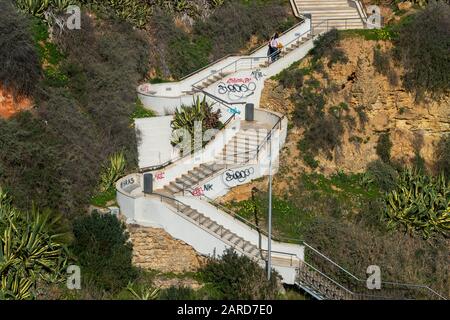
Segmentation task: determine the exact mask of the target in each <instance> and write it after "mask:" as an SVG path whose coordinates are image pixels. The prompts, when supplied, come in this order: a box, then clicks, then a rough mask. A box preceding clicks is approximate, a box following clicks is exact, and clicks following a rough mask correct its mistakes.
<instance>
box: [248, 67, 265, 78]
mask: <svg viewBox="0 0 450 320" xmlns="http://www.w3.org/2000/svg"><path fill="white" fill-rule="evenodd" d="M251 76H252V77H253V78H255V80H256V81H259V80H260V79H262V77H264V76H265V74H263V73H262V72H261V70H260V69H256V70H253V71H252V74H251Z"/></svg>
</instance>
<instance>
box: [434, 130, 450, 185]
mask: <svg viewBox="0 0 450 320" xmlns="http://www.w3.org/2000/svg"><path fill="white" fill-rule="evenodd" d="M436 171H437V172H442V173H444V175H445V176H446V178H447V179H449V180H450V134H447V135H444V136H443V137H442V138H441V140H440V141H439V143H438V145H437V148H436Z"/></svg>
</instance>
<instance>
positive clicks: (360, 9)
mask: <svg viewBox="0 0 450 320" xmlns="http://www.w3.org/2000/svg"><path fill="white" fill-rule="evenodd" d="M349 1H351V2H353V3H354V4H355V5H356V10H358V14H359V16H360V17H361V19H362V20H363V23H366V22H367V9H366V6H365V4H364V3H363V2H361V1H359V0H349Z"/></svg>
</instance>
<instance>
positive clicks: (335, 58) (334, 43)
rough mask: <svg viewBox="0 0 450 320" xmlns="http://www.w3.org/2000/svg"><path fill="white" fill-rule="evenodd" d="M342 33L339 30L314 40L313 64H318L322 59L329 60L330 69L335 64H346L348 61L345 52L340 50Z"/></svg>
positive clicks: (312, 50)
mask: <svg viewBox="0 0 450 320" xmlns="http://www.w3.org/2000/svg"><path fill="white" fill-rule="evenodd" d="M340 39H341V37H340V33H339V32H338V31H337V29H331V30H330V31H328V32H326V33H323V34H321V35H319V37H318V38H317V39H316V40H314V48H313V49H311V51H310V54H311V55H312V57H313V64H315V63H317V62H318V61H319V60H320V59H321V58H327V59H328V67H329V68H331V67H332V65H333V64H335V63H346V62H347V61H348V58H347V56H346V55H345V52H344V51H343V50H342V49H340V48H338V46H339V41H340Z"/></svg>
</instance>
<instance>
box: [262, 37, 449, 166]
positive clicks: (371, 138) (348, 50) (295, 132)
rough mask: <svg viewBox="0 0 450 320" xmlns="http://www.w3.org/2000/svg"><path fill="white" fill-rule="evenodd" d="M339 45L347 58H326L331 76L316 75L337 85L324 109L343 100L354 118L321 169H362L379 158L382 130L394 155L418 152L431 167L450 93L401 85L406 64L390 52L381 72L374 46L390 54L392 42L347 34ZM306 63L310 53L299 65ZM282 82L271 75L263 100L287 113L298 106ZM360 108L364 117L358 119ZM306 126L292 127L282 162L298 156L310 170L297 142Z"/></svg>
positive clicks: (445, 126) (407, 158)
mask: <svg viewBox="0 0 450 320" xmlns="http://www.w3.org/2000/svg"><path fill="white" fill-rule="evenodd" d="M340 46H341V47H342V49H343V50H344V52H345V54H346V56H347V57H348V62H347V63H345V64H335V65H333V66H332V67H331V68H328V67H327V61H326V60H324V61H323V62H324V71H325V74H326V75H327V76H325V77H324V76H323V75H322V74H320V73H314V74H313V76H314V77H315V78H316V79H319V81H320V82H321V85H322V86H324V87H329V86H333V87H335V88H337V89H336V90H330V91H331V92H330V93H327V95H326V98H327V101H328V102H327V107H326V109H329V108H330V107H331V106H335V105H338V104H339V103H341V102H345V103H347V105H348V106H349V115H350V116H351V117H353V118H354V119H356V121H355V122H354V123H353V124H348V123H346V124H345V131H344V134H343V135H342V137H341V145H340V146H339V147H337V148H335V150H334V155H333V159H331V160H329V159H327V158H326V157H325V156H324V155H322V154H319V155H318V156H317V157H316V159H317V160H318V161H319V163H320V166H319V168H318V169H317V170H318V171H320V172H322V173H325V174H329V173H333V172H336V170H343V171H346V172H360V171H363V170H364V169H365V168H366V166H367V164H368V163H369V162H371V161H373V160H376V159H378V156H377V154H376V150H375V147H376V145H377V141H378V137H379V135H380V133H382V132H389V133H390V137H391V141H392V143H393V147H392V151H391V157H392V159H393V160H397V161H401V162H404V163H410V162H411V161H412V159H413V158H414V157H415V156H416V154H419V155H420V156H421V157H422V158H423V159H424V161H425V164H426V166H427V167H429V168H432V167H433V164H434V159H435V155H434V153H435V147H436V144H437V143H438V141H439V140H440V138H441V137H442V136H443V135H444V134H446V133H450V96H447V97H444V98H442V99H440V100H437V101H436V100H433V99H431V98H425V99H423V100H421V101H416V99H415V96H414V95H413V94H411V93H408V92H406V91H405V90H404V89H403V88H402V83H401V76H402V68H401V66H398V65H396V64H395V62H394V61H393V59H392V58H388V59H387V61H386V63H385V65H384V67H383V66H382V67H383V69H384V70H385V71H384V72H383V74H381V73H380V72H378V71H377V68H376V67H375V65H374V50H375V48H377V49H378V50H379V52H381V53H382V54H384V55H386V56H388V54H387V53H388V52H389V49H390V48H391V44H390V43H389V42H384V41H378V42H377V41H367V40H363V39H361V38H346V39H344V40H342V41H341V43H340ZM307 64H308V61H307V59H306V60H305V61H303V62H302V64H301V66H300V67H302V66H306V65H307ZM378 70H379V68H378ZM280 87H281V86H280V85H279V84H278V82H276V81H274V80H269V81H268V82H267V83H266V87H265V89H264V92H263V100H262V104H261V105H262V106H264V107H267V108H271V109H274V110H277V111H280V112H283V113H285V114H286V113H287V114H289V113H290V112H291V111H292V110H293V109H294V106H293V105H292V103H291V102H290V101H289V95H290V94H291V93H292V91H291V92H289V91H286V90H282V87H281V88H280ZM361 112H362V113H363V118H364V121H358V119H360V118H361ZM324 129H325V130H326V128H324ZM302 132H303V130H302V128H300V127H296V126H294V127H293V128H292V130H291V132H290V134H289V136H288V143H287V146H286V148H285V151H284V152H283V156H282V161H281V163H292V162H293V161H294V162H298V166H300V167H302V169H304V170H309V169H308V168H307V167H306V166H305V165H304V164H303V163H302V162H301V161H298V160H296V159H298V158H300V154H299V151H298V150H297V145H298V141H299V140H300V139H301V137H302ZM291 171H292V170H291ZM294 171H295V170H294Z"/></svg>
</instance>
